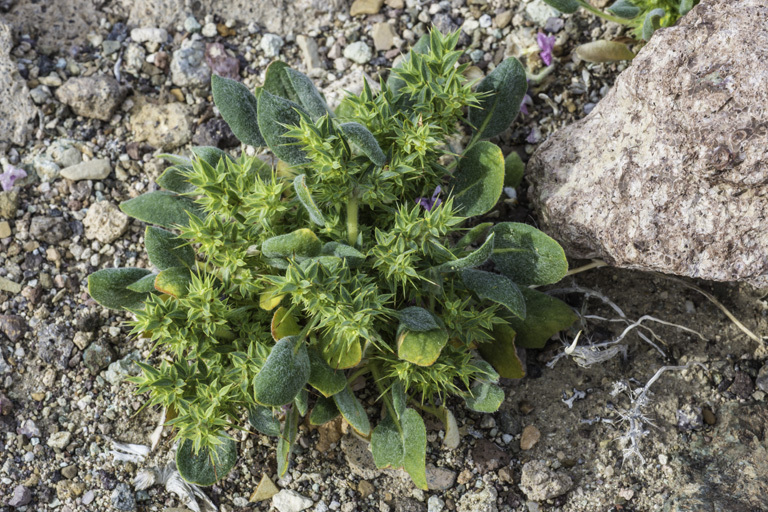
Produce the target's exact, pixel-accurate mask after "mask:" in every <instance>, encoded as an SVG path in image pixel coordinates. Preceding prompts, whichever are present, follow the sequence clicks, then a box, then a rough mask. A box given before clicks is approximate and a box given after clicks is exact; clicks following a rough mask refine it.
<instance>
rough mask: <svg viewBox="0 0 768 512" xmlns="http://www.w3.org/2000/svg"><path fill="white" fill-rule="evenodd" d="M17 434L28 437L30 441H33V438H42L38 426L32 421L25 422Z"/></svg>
mask: <svg viewBox="0 0 768 512" xmlns="http://www.w3.org/2000/svg"><path fill="white" fill-rule="evenodd" d="M16 432H17V433H19V434H21V435H23V436H26V437H27V438H29V439H32V438H33V437H40V429H39V428H37V425H35V422H34V421H32V420H31V419H26V420H24V422H23V423H22V424H21V426H20V427H19V428H18V429H17V430H16Z"/></svg>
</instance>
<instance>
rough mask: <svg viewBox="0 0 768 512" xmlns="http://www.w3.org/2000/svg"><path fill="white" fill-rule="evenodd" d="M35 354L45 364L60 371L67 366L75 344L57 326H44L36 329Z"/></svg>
mask: <svg viewBox="0 0 768 512" xmlns="http://www.w3.org/2000/svg"><path fill="white" fill-rule="evenodd" d="M36 334H37V353H38V355H39V356H40V359H42V360H43V361H44V362H45V363H47V364H52V365H54V366H56V367H57V368H60V369H62V370H64V369H66V368H67V367H68V365H69V358H70V357H71V356H72V350H74V348H75V344H74V343H72V340H70V339H69V336H67V335H66V333H65V332H64V331H63V329H62V328H61V327H60V326H59V325H57V324H44V325H42V326H40V327H39V328H38V329H37V333H36Z"/></svg>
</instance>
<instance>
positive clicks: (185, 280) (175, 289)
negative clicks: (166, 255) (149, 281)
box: [155, 267, 192, 298]
mask: <svg viewBox="0 0 768 512" xmlns="http://www.w3.org/2000/svg"><path fill="white" fill-rule="evenodd" d="M191 281H192V274H191V273H190V271H189V267H170V268H166V269H165V270H162V271H161V272H160V273H159V274H157V277H155V290H157V291H159V292H162V293H167V294H168V295H171V296H173V297H176V298H181V297H184V296H186V295H187V289H188V288H189V283H190V282H191Z"/></svg>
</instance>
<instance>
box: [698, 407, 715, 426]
mask: <svg viewBox="0 0 768 512" xmlns="http://www.w3.org/2000/svg"><path fill="white" fill-rule="evenodd" d="M701 416H702V418H704V423H706V424H707V425H714V424H715V423H717V416H715V413H713V412H712V411H711V410H709V409H708V408H706V407H705V408H703V409H702V410H701Z"/></svg>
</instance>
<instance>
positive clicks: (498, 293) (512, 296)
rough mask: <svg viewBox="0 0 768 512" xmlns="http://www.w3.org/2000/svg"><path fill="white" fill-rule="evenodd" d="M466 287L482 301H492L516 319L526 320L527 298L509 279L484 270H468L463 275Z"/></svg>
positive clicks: (462, 278)
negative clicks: (503, 307) (504, 307)
mask: <svg viewBox="0 0 768 512" xmlns="http://www.w3.org/2000/svg"><path fill="white" fill-rule="evenodd" d="M461 280H462V281H463V282H464V286H466V287H467V288H469V289H470V290H472V291H473V292H475V293H476V294H477V296H478V297H480V298H481V299H487V300H492V301H493V302H497V303H499V304H501V305H502V306H506V308H507V309H508V310H509V311H510V312H511V313H512V314H513V315H515V316H516V317H518V318H521V319H523V318H525V298H524V297H523V294H522V292H521V291H520V288H518V286H517V285H516V284H515V283H514V282H513V281H512V280H511V279H510V278H508V277H506V276H502V275H499V274H494V273H492V272H485V271H483V270H474V269H467V270H464V271H463V272H462V273H461Z"/></svg>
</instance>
